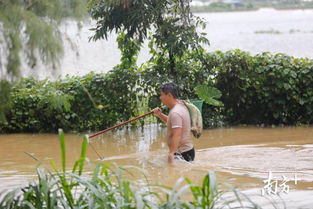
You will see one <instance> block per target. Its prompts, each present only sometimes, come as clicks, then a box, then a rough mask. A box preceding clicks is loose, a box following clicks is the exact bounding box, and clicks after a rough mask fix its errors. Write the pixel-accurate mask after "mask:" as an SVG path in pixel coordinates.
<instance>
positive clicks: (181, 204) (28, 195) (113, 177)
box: [0, 130, 261, 209]
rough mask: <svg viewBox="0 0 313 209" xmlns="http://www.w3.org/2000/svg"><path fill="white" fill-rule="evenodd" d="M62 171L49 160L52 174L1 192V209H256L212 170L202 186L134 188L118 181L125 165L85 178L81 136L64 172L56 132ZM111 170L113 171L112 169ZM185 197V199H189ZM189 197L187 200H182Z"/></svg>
mask: <svg viewBox="0 0 313 209" xmlns="http://www.w3.org/2000/svg"><path fill="white" fill-rule="evenodd" d="M59 139H60V145H61V155H62V168H61V171H59V170H58V168H57V166H56V165H55V163H54V162H53V161H52V162H51V164H52V167H53V169H54V171H53V172H51V171H49V170H47V169H43V168H38V169H37V177H38V180H37V181H35V182H31V183H29V184H28V185H27V186H25V187H22V188H17V189H15V190H12V191H2V192H1V193H0V208H7V209H15V208H23V209H24V208H25V209H33V208H36V209H54V208H71V209H85V208H86V209H87V208H93V209H94V208H104V209H106V208H125V209H132V208H139V209H140V208H151V209H154V208H160V209H167V208H186V209H195V208H205V209H211V208H221V209H222V208H261V207H260V206H258V205H257V204H255V203H253V201H251V200H250V199H249V198H248V197H247V196H245V195H243V194H241V193H240V192H238V191H237V190H232V191H231V192H232V194H233V195H229V191H220V190H219V189H218V185H217V181H216V177H215V174H214V172H212V171H209V172H208V174H207V175H206V176H205V177H204V178H203V181H202V185H196V184H193V183H192V182H191V180H190V179H188V178H180V179H179V180H178V181H177V183H176V184H175V186H174V187H173V188H171V187H167V186H161V185H159V186H152V185H149V184H148V183H147V184H146V185H138V184H136V183H132V182H131V181H129V180H127V179H125V177H123V173H124V172H125V171H129V169H130V168H133V167H131V166H128V167H115V168H114V166H112V165H109V164H98V165H96V167H95V169H94V171H93V172H92V174H91V175H90V176H86V175H82V174H83V170H84V163H85V161H86V152H87V145H88V136H85V137H84V138H83V142H82V146H81V154H80V157H79V159H78V160H77V161H76V162H75V164H74V166H73V169H72V170H71V171H66V150H65V137H64V133H63V131H62V130H60V131H59ZM112 167H113V168H112ZM188 194H189V196H188ZM186 196H188V197H186Z"/></svg>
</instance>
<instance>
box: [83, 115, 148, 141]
mask: <svg viewBox="0 0 313 209" xmlns="http://www.w3.org/2000/svg"><path fill="white" fill-rule="evenodd" d="M151 114H153V110H152V111H150V112H148V113H146V114H143V115H141V116H138V117H135V118H132V119H130V120H128V121H125V122H123V123H120V124H117V125H115V126H112V127H110V128H107V129H105V130H102V131H99V132H97V133H95V134H92V135H91V136H89V138H93V137H95V136H98V135H100V134H104V133H106V132H108V131H111V130H113V129H116V128H119V127H121V126H124V125H126V124H128V123H131V122H134V121H136V120H139V119H141V118H144V117H146V116H148V115H151Z"/></svg>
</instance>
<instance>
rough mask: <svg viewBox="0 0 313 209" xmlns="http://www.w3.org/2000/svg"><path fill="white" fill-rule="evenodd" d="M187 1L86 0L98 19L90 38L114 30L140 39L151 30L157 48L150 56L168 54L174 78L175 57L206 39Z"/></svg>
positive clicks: (199, 47)
mask: <svg viewBox="0 0 313 209" xmlns="http://www.w3.org/2000/svg"><path fill="white" fill-rule="evenodd" d="M189 3H190V0H89V10H90V14H91V16H92V17H93V18H94V19H95V20H96V21H97V23H96V27H95V28H93V30H94V31H95V34H94V36H93V37H92V39H93V40H98V39H103V38H105V39H107V37H108V34H109V33H111V32H113V31H115V32H116V33H119V32H123V33H125V34H126V38H128V39H137V40H139V42H141V43H142V42H143V41H144V40H145V39H146V38H147V37H148V36H149V31H150V32H152V35H151V37H150V39H151V41H150V45H153V46H155V48H156V50H155V51H154V52H152V56H154V55H158V56H163V55H166V56H168V58H169V60H170V65H169V68H170V70H171V74H172V75H173V77H174V78H175V74H176V71H177V70H178V69H176V67H175V60H176V59H179V58H180V57H182V56H183V55H184V53H185V52H186V51H188V50H190V49H193V50H198V49H201V48H202V44H208V43H209V41H208V40H207V39H206V38H205V35H206V34H205V33H198V32H197V29H198V27H199V26H202V28H204V27H205V23H204V21H202V20H201V19H200V18H198V17H195V16H193V14H192V13H191V12H190V5H189ZM200 51H201V50H200Z"/></svg>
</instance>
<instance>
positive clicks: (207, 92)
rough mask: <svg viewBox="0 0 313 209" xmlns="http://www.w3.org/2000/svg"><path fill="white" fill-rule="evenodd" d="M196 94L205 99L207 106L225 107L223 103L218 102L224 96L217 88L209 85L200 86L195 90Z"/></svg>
mask: <svg viewBox="0 0 313 209" xmlns="http://www.w3.org/2000/svg"><path fill="white" fill-rule="evenodd" d="M195 92H196V94H197V95H198V97H199V98H200V99H203V100H204V101H205V102H206V103H207V104H209V105H213V106H223V103H222V102H221V101H218V100H216V99H219V98H220V97H221V96H222V93H221V92H220V90H218V89H217V88H214V87H210V86H207V85H198V86H196V88H195Z"/></svg>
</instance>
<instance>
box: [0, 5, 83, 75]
mask: <svg viewBox="0 0 313 209" xmlns="http://www.w3.org/2000/svg"><path fill="white" fill-rule="evenodd" d="M84 8H85V5H84V1H81V0H65V1H64V0H43V1H32V0H26V1H16V0H14V1H12V0H4V1H0V25H1V30H0V37H1V39H2V38H3V42H0V43H1V45H0V47H1V48H3V50H2V51H5V52H6V53H4V54H1V57H2V58H3V57H4V60H6V62H4V63H0V64H1V66H0V68H2V69H4V72H2V73H3V74H4V75H6V77H7V79H10V80H13V79H16V78H18V77H19V75H20V66H21V60H22V57H23V55H25V56H24V57H26V61H27V64H28V65H29V66H30V67H31V68H33V67H35V66H36V64H37V62H38V58H39V59H40V60H41V61H43V63H45V64H52V66H53V67H55V66H56V65H57V64H58V61H59V60H60V58H61V57H62V54H63V46H62V41H61V38H60V31H59V29H58V26H59V24H60V22H61V21H62V20H64V19H65V18H75V19H78V20H81V19H82V18H83V17H84V16H85V15H86V11H84ZM1 41H2V40H1Z"/></svg>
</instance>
